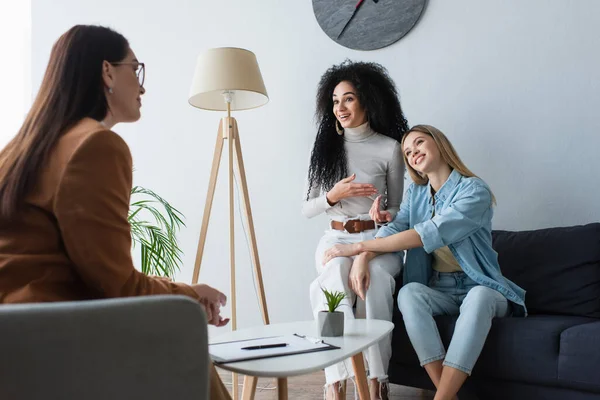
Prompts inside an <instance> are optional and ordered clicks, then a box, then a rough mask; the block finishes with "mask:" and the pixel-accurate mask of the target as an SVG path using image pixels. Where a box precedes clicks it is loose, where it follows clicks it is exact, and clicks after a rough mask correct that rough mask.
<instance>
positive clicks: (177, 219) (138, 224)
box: [128, 186, 185, 277]
mask: <svg viewBox="0 0 600 400" xmlns="http://www.w3.org/2000/svg"><path fill="white" fill-rule="evenodd" d="M131 197H132V202H131V204H130V209H129V215H128V220H129V224H130V225H131V238H132V241H133V247H134V248H136V247H137V246H139V248H140V262H141V265H140V268H141V270H142V272H143V273H144V274H147V275H159V276H168V277H173V276H174V275H175V273H176V272H177V271H179V269H180V267H181V263H182V255H183V252H182V251H181V249H180V247H179V242H178V240H177V236H176V235H177V233H178V232H179V230H180V229H181V227H182V226H185V223H184V222H183V218H184V216H183V214H182V213H181V212H180V211H179V210H177V209H176V208H174V207H173V206H171V204H169V203H168V202H167V201H166V200H165V199H163V198H162V197H160V196H159V195H157V194H156V193H155V192H153V191H152V190H149V189H146V188H143V187H141V186H135V187H134V188H133V189H132V190H131ZM134 198H135V201H133V200H134ZM138 198H139V199H138Z"/></svg>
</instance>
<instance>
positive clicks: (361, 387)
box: [352, 352, 371, 400]
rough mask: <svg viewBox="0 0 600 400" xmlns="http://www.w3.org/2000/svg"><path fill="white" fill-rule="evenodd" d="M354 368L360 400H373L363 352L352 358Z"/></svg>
mask: <svg viewBox="0 0 600 400" xmlns="http://www.w3.org/2000/svg"><path fill="white" fill-rule="evenodd" d="M352 367H353V368H354V377H355V378H356V386H357V387H358V397H359V398H360V400H371V396H370V394H369V384H368V383H367V374H366V372H365V360H363V354H362V352H360V353H358V354H355V355H353V356H352Z"/></svg>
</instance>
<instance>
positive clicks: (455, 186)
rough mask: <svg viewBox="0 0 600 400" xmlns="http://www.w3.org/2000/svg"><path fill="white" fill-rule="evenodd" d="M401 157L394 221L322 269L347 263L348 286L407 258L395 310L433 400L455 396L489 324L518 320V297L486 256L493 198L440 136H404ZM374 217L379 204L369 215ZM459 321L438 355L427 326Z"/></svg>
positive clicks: (426, 131) (427, 131)
mask: <svg viewBox="0 0 600 400" xmlns="http://www.w3.org/2000/svg"><path fill="white" fill-rule="evenodd" d="M401 145H402V151H403V155H404V161H405V163H406V166H407V168H408V172H409V174H410V176H411V177H412V179H413V182H414V183H413V184H411V186H410V187H409V188H408V190H407V192H406V194H405V196H404V200H403V201H402V204H401V206H400V211H399V212H398V214H397V215H396V217H395V219H394V221H393V222H392V223H390V224H389V225H387V226H385V227H383V228H382V229H380V230H379V232H378V233H377V235H376V239H374V240H369V241H365V242H361V243H355V244H348V245H336V246H334V247H332V248H331V249H329V250H327V251H326V252H325V255H324V262H327V261H328V260H329V259H331V258H333V257H341V256H353V255H357V257H356V258H355V261H354V264H353V266H352V269H353V270H355V271H357V273H356V274H355V277H354V278H353V279H355V282H354V283H353V285H363V286H364V285H365V284H368V282H369V271H368V268H367V267H366V266H367V264H368V261H369V260H370V259H371V258H372V257H374V256H376V255H377V254H380V253H388V252H397V251H401V250H408V252H407V257H406V263H405V267H404V272H403V280H404V286H403V287H402V289H401V290H400V293H399V294H398V307H399V308H400V311H401V312H402V316H403V318H404V324H405V325H406V330H407V332H408V336H409V338H410V340H411V343H412V345H413V347H414V349H415V351H416V353H417V356H418V357H419V361H420V363H421V365H422V366H423V367H424V368H425V370H426V371H427V373H428V374H429V377H430V378H431V380H432V381H433V383H434V385H435V386H436V388H437V392H436V395H435V398H434V399H435V400H442V399H452V398H454V397H455V396H456V394H457V393H458V391H459V389H460V388H461V386H462V384H463V383H464V381H465V380H466V378H467V377H468V376H469V375H470V374H471V371H472V369H473V366H474V365H475V362H476V361H477V358H478V357H479V354H480V353H481V349H482V348H483V345H484V343H485V340H486V337H487V335H488V332H489V330H490V327H491V322H492V319H493V318H495V317H506V316H508V315H509V314H511V312H512V313H513V314H514V315H521V316H525V315H526V313H527V311H526V308H525V302H524V298H525V291H524V290H523V289H521V288H520V287H518V286H517V285H515V284H514V283H513V282H511V281H509V280H508V279H506V278H505V277H504V276H502V272H501V271H500V266H499V265H498V257H497V254H496V252H495V251H494V249H493V248H492V235H491V230H492V226H491V221H492V215H493V210H492V205H493V204H494V203H495V199H494V196H493V194H492V192H491V191H490V189H489V187H488V186H487V184H486V183H485V182H484V181H483V180H481V179H480V178H478V177H477V176H475V174H473V173H472V172H471V171H470V170H469V169H468V168H467V167H466V166H465V165H464V164H463V162H462V161H461V159H460V158H459V157H458V155H457V154H456V151H455V150H454V148H453V147H452V144H450V142H449V141H448V139H447V138H446V136H445V135H444V134H443V133H442V132H441V131H439V130H438V129H436V128H434V127H432V126H428V125H418V126H415V127H413V128H411V129H410V130H409V132H408V133H407V134H406V135H405V136H404V138H403V140H402V143H401ZM378 210H379V199H378V200H377V201H375V203H374V204H373V207H372V208H371V213H372V214H374V213H376V212H378ZM436 315H459V317H458V320H457V321H456V327H455V329H454V335H453V337H452V340H451V342H450V345H449V347H448V350H447V351H446V349H445V348H444V346H443V344H442V342H441V340H440V335H439V332H438V329H437V326H436V324H435V321H434V319H433V317H434V316H436Z"/></svg>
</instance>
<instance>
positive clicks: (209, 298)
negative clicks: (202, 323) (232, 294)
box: [192, 284, 229, 326]
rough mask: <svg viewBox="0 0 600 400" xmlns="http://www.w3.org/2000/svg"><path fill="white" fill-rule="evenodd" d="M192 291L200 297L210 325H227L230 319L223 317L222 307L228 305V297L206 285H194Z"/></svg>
mask: <svg viewBox="0 0 600 400" xmlns="http://www.w3.org/2000/svg"><path fill="white" fill-rule="evenodd" d="M192 289H194V291H195V292H196V294H198V297H200V303H201V304H202V305H203V306H204V309H205V311H206V318H207V320H208V323H209V324H210V325H215V326H225V325H227V323H228V322H229V318H223V317H221V306H224V305H225V304H227V296H225V295H224V294H223V293H221V292H219V291H218V290H217V289H215V288H212V287H210V286H208V285H204V284H198V285H192Z"/></svg>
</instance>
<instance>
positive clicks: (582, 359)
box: [389, 223, 600, 400]
mask: <svg viewBox="0 0 600 400" xmlns="http://www.w3.org/2000/svg"><path fill="white" fill-rule="evenodd" d="M493 245H494V248H495V250H496V251H497V252H498V255H499V262H500V265H501V268H502V271H503V273H504V275H505V276H506V277H508V278H509V279H511V280H512V281H514V282H515V283H517V284H518V285H520V286H521V287H523V288H524V289H526V290H527V296H526V304H527V307H528V311H529V316H528V317H527V318H503V319H496V320H494V321H493V324H492V329H491V331H490V334H489V336H488V339H487V341H486V344H485V346H484V348H483V351H482V354H481V356H480V358H479V360H478V362H477V364H476V365H475V369H474V370H473V375H472V376H471V378H469V379H468V380H467V382H466V384H465V386H464V387H463V390H461V392H460V393H459V397H460V399H461V400H466V399H482V400H494V399H516V400H518V399H528V400H536V399H544V400H551V399H557V400H558V399H560V400H564V399H568V400H584V399H586V400H587V399H600V224H599V223H593V224H588V225H584V226H573V227H561V228H550V229H541V230H535V231H523V232H510V231H494V232H493ZM400 286H401V282H397V290H398V289H399V288H400ZM395 310H396V311H395V314H394V319H393V322H394V324H395V325H396V327H395V329H394V333H393V341H392V347H393V355H392V360H391V363H390V369H389V376H390V381H391V382H392V383H396V384H400V385H405V386H413V387H420V388H424V389H433V385H432V384H431V381H430V380H429V378H428V376H427V374H426V373H425V370H424V369H423V368H421V367H420V366H419V362H418V359H417V356H416V354H415V352H414V350H413V348H412V346H411V344H410V341H409V339H408V336H407V334H406V330H405V328H404V323H403V321H402V315H401V314H400V312H399V311H398V308H397V307H395ZM436 321H437V325H438V328H439V330H440V334H441V336H442V340H443V341H444V342H445V345H446V346H448V343H449V341H450V338H451V337H452V333H453V331H454V324H455V322H456V317H449V316H444V317H436Z"/></svg>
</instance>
